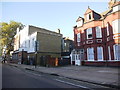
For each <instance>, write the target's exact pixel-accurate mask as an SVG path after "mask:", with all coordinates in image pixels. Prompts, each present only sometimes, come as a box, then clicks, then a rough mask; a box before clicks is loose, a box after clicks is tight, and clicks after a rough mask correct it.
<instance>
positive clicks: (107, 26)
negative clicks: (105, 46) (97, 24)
mask: <svg viewBox="0 0 120 90" xmlns="http://www.w3.org/2000/svg"><path fill="white" fill-rule="evenodd" d="M106 30H107V36H109V35H110V31H109V24H108V23H107V25H106Z"/></svg>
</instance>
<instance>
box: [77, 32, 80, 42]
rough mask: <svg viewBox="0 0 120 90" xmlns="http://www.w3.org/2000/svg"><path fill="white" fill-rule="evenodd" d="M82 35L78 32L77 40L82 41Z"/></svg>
mask: <svg viewBox="0 0 120 90" xmlns="http://www.w3.org/2000/svg"><path fill="white" fill-rule="evenodd" d="M80 36H81V35H80V33H78V34H77V42H80V41H81V40H80V39H81V38H80Z"/></svg>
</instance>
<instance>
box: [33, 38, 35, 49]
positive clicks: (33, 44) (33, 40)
mask: <svg viewBox="0 0 120 90" xmlns="http://www.w3.org/2000/svg"><path fill="white" fill-rule="evenodd" d="M34 43H35V41H34V38H33V39H32V47H34Z"/></svg>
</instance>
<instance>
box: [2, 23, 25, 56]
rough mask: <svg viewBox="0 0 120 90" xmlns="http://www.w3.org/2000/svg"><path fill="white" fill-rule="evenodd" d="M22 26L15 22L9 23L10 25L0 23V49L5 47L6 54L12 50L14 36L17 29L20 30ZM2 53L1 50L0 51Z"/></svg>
mask: <svg viewBox="0 0 120 90" xmlns="http://www.w3.org/2000/svg"><path fill="white" fill-rule="evenodd" d="M23 27H24V25H23V24H21V23H19V22H15V21H10V23H6V22H1V23H0V46H1V48H0V49H3V47H4V46H6V47H7V54H9V53H10V51H12V50H13V42H14V36H15V34H16V30H17V28H19V29H22V28H23ZM1 51H2V50H1Z"/></svg>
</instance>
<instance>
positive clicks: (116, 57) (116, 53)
mask: <svg viewBox="0 0 120 90" xmlns="http://www.w3.org/2000/svg"><path fill="white" fill-rule="evenodd" d="M116 46H119V47H120V45H119V44H115V45H113V48H114V60H120V56H119V55H120V54H119V53H120V51H119V53H118V52H116V50H119V49H120V48H119V49H118V48H117V49H116V48H115V47H116ZM115 49H116V50H115Z"/></svg>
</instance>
